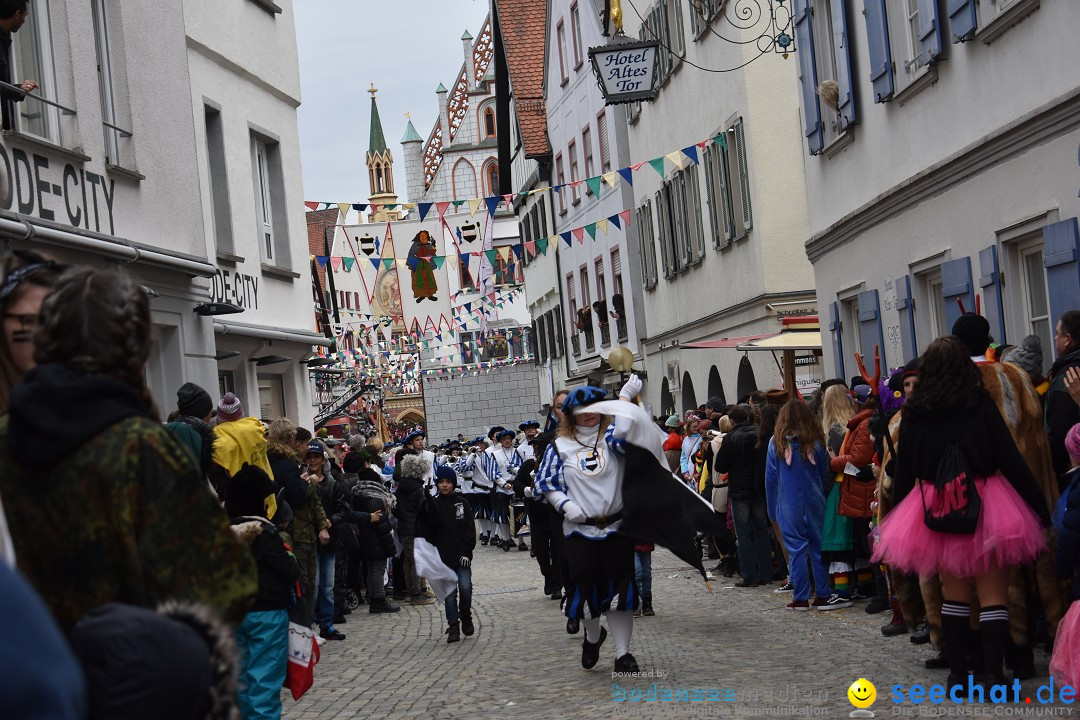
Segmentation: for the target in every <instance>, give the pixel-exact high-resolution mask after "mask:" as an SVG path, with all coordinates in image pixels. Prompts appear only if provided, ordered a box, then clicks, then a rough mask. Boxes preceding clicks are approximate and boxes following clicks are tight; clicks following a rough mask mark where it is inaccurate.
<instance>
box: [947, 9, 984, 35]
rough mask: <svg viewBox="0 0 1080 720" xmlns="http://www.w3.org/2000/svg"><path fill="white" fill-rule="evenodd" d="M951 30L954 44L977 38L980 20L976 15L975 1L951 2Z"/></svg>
mask: <svg viewBox="0 0 1080 720" xmlns="http://www.w3.org/2000/svg"><path fill="white" fill-rule="evenodd" d="M948 10H949V30H950V31H952V41H953V42H954V43H959V42H964V41H965V40H970V39H971V38H973V37H975V28H976V27H978V24H979V18H978V17H977V16H976V15H975V0H949V6H948Z"/></svg>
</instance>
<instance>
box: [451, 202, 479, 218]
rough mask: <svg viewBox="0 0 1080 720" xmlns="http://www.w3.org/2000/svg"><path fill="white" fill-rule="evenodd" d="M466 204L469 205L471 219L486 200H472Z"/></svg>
mask: <svg viewBox="0 0 1080 720" xmlns="http://www.w3.org/2000/svg"><path fill="white" fill-rule="evenodd" d="M457 202H458V201H457V200H455V201H454V203H455V204H456V203H457ZM465 202H467V203H468V204H469V217H472V216H473V215H475V214H476V212H477V211H478V210H479V209H480V206H481V205H483V204H484V198H472V199H470V200H466V201H465Z"/></svg>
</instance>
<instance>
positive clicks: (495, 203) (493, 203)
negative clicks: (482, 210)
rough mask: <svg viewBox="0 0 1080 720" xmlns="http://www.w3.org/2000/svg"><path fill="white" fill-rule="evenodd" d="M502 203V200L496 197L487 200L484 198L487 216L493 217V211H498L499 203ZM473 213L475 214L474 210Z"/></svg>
mask: <svg viewBox="0 0 1080 720" xmlns="http://www.w3.org/2000/svg"><path fill="white" fill-rule="evenodd" d="M501 202H502V198H501V197H499V196H498V195H494V196H492V197H489V198H484V203H486V204H487V211H488V215H490V216H492V217H494V216H495V211H496V210H498V209H499V203H501ZM473 212H476V211H475V210H474V211H473Z"/></svg>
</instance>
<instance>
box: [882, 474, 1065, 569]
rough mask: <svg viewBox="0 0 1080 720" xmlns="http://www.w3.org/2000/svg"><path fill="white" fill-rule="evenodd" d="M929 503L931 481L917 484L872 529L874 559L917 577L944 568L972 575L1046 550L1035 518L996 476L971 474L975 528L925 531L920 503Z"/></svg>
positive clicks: (1028, 557)
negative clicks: (976, 501)
mask: <svg viewBox="0 0 1080 720" xmlns="http://www.w3.org/2000/svg"><path fill="white" fill-rule="evenodd" d="M920 487H921V488H922V492H923V494H924V495H925V497H926V505H927V507H929V506H930V504H931V502H932V501H933V497H934V486H933V484H932V483H918V484H916V487H915V489H914V490H913V491H912V492H910V493H908V495H907V497H905V498H904V499H903V501H902V502H901V503H900V504H899V505H897V506H896V507H895V508H893V510H892V512H890V513H889V514H888V515H886V516H885V519H884V520H882V521H881V525H880V526H879V527H878V541H877V544H876V546H875V549H874V561H875V562H884V563H887V564H888V565H890V566H892V567H894V568H897V569H899V570H902V571H904V572H907V573H914V574H917V575H920V576H927V575H933V574H935V573H938V572H941V571H945V572H947V573H949V574H951V575H956V576H958V577H974V576H976V575H979V574H981V573H984V572H986V571H987V570H989V569H990V567H991V566H992V565H996V566H998V567H1005V566H1007V565H1022V564H1025V563H1028V562H1031V561H1033V560H1034V559H1035V558H1036V557H1037V556H1038V555H1039V553H1040V552H1042V551H1043V550H1044V549H1045V548H1046V539H1045V537H1044V535H1043V529H1042V524H1041V523H1040V522H1039V516H1038V515H1036V514H1035V512H1034V511H1033V510H1032V509H1031V508H1029V507H1028V506H1027V503H1025V502H1024V501H1023V500H1022V499H1021V498H1020V496H1019V495H1018V494H1017V492H1016V490H1014V489H1013V486H1012V485H1010V484H1009V481H1008V480H1006V479H1005V478H1004V477H1002V476H1000V475H991V476H990V477H988V478H985V479H983V478H977V479H976V480H975V487H976V489H978V491H979V497H980V498H982V511H981V512H980V513H979V522H978V524H977V525H976V527H975V532H974V533H972V534H971V535H955V534H952V533H943V532H938V531H936V530H931V529H930V528H928V527H926V523H925V522H924V521H923V501H922V499H920V497H919V488H920Z"/></svg>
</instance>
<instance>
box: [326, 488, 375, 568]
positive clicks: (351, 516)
mask: <svg viewBox="0 0 1080 720" xmlns="http://www.w3.org/2000/svg"><path fill="white" fill-rule="evenodd" d="M315 491H316V492H317V493H318V495H319V501H320V502H321V503H322V506H323V511H324V512H325V513H326V517H327V519H329V520H330V542H328V543H326V544H325V545H322V544H320V545H319V552H320V553H333V552H337V551H338V550H339V540H340V537H341V533H342V532H344V531H345V530H344V527H345V525H347V524H349V523H353V524H355V525H360V524H362V523H369V522H371V515H370V514H368V513H366V512H359V511H356V510H354V509H353V508H352V505H351V504H350V502H349V496H348V495H347V494H346V493H345V486H344V485H343V484H342V483H339V482H338V481H337V480H335V479H334V478H333V476H331V475H327V476H326V477H324V478H323V479H322V480H321V481H319V484H318V485H317V486H316V487H315Z"/></svg>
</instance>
